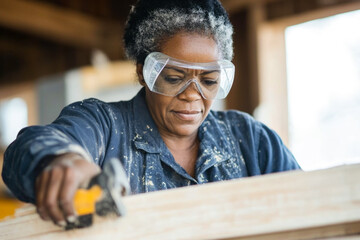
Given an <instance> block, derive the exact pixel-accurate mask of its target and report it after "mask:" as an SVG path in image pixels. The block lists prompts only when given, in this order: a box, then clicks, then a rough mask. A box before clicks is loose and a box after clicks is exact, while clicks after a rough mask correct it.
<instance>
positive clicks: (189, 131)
mask: <svg viewBox="0 0 360 240" xmlns="http://www.w3.org/2000/svg"><path fill="white" fill-rule="evenodd" d="M198 129H199V126H198V125H196V126H182V127H178V128H176V129H174V130H175V131H174V133H175V134H176V135H179V136H191V135H193V134H194V133H197V131H198Z"/></svg>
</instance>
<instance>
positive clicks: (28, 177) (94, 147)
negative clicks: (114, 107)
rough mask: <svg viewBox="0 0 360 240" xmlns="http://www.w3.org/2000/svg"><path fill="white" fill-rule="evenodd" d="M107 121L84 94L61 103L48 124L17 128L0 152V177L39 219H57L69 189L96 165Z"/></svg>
mask: <svg viewBox="0 0 360 240" xmlns="http://www.w3.org/2000/svg"><path fill="white" fill-rule="evenodd" d="M108 124H109V120H108V117H107V114H106V111H105V110H104V108H103V107H102V106H101V104H100V103H99V102H98V101H95V100H88V101H85V102H78V103H75V104H72V105H70V106H68V107H66V108H64V110H63V111H62V112H61V114H60V116H59V117H58V118H57V119H56V120H55V121H54V122H53V123H52V124H50V125H47V126H32V127H28V128H25V129H23V130H22V131H21V132H20V133H19V135H18V137H17V139H16V140H15V141H14V142H13V143H12V144H11V145H10V146H9V147H8V149H7V150H6V152H5V155H4V166H3V171H2V176H3V179H4V182H5V183H6V184H7V185H8V187H9V188H10V190H11V191H12V192H13V193H14V195H15V196H17V197H18V198H19V199H20V200H22V201H26V202H32V203H36V205H37V207H38V211H39V214H40V215H41V216H42V217H43V218H44V219H49V218H50V219H52V220H53V221H54V222H57V223H59V222H60V223H61V221H63V220H64V216H65V217H67V216H72V215H73V214H74V213H73V209H72V206H69V204H68V203H69V199H72V196H73V195H74V192H75V190H76V189H77V188H78V187H79V186H80V185H81V184H83V183H84V182H86V181H88V180H89V179H90V178H91V177H92V176H93V175H94V174H95V173H97V172H98V171H99V167H98V166H97V165H101V163H102V160H103V156H104V150H103V149H105V145H106V139H107V135H108V132H107V129H109V127H108ZM35 182H36V187H35ZM35 190H36V193H35Z"/></svg>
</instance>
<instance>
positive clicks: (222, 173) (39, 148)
mask: <svg viewBox="0 0 360 240" xmlns="http://www.w3.org/2000/svg"><path fill="white" fill-rule="evenodd" d="M198 137H199V140H200V147H199V153H198V159H197V162H196V166H195V177H192V176H190V175H189V174H188V173H187V172H186V171H185V170H184V169H183V168H182V167H181V166H180V165H179V164H178V163H177V162H176V161H175V160H174V157H173V156H172V154H171V152H170V151H169V149H168V148H167V146H166V145H165V143H164V141H163V140H162V138H161V136H160V134H159V132H158V129H157V127H156V125H155V122H154V121H153V119H152V117H151V115H150V112H149V110H148V108H147V104H146V101H145V91H144V89H142V90H140V92H139V93H138V94H137V95H136V96H135V97H134V98H133V99H132V100H130V101H120V102H113V103H105V102H102V101H100V100H97V99H87V100H85V101H82V102H76V103H73V104H71V105H69V106H67V107H65V108H64V109H63V110H62V112H61V114H60V116H59V117H58V118H57V119H56V120H55V121H54V122H53V123H52V124H49V125H46V126H31V127H27V128H25V129H23V130H21V131H20V133H19V135H18V137H17V139H16V140H15V141H14V142H13V143H12V144H11V145H10V146H9V147H8V149H7V150H6V152H5V156H4V166H3V171H2V176H3V179H4V182H5V183H6V184H7V186H8V187H9V188H10V189H11V191H12V192H13V193H14V195H15V196H16V197H18V198H19V199H20V200H22V201H26V202H34V201H35V193H34V183H35V178H36V176H37V174H38V172H39V171H38V169H39V166H41V165H42V164H43V161H44V158H45V157H46V156H50V155H59V154H63V153H67V152H74V153H78V154H81V155H82V156H83V157H84V158H86V159H88V160H89V161H93V162H95V163H96V164H98V165H99V166H103V165H104V163H105V162H106V161H108V160H109V159H111V158H118V159H119V160H120V161H121V162H122V164H123V166H124V169H125V171H126V173H127V177H128V179H129V183H130V187H131V191H132V193H134V194H136V193H144V192H151V191H157V190H163V189H171V188H176V187H183V186H189V185H193V184H203V183H208V182H215V181H223V180H229V179H236V178H241V177H247V176H255V175H261V174H266V173H272V172H279V171H286V170H293V169H299V168H300V167H299V165H298V164H297V162H296V160H295V159H294V157H293V155H292V154H291V153H290V152H289V150H288V149H287V148H286V147H285V145H284V144H283V143H282V141H281V139H280V138H279V136H278V135H277V134H276V133H275V132H274V131H272V130H271V129H269V128H268V127H266V126H265V125H263V124H262V123H260V122H258V121H256V120H254V119H253V118H252V117H251V116H250V115H248V114H245V113H242V112H239V111H210V113H209V114H208V116H207V117H206V119H205V120H204V122H203V123H202V124H201V126H200V127H199V131H198Z"/></svg>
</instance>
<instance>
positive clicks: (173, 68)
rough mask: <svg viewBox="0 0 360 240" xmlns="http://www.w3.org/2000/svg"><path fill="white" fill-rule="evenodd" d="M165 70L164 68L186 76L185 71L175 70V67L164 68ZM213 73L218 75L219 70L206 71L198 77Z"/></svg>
mask: <svg viewBox="0 0 360 240" xmlns="http://www.w3.org/2000/svg"><path fill="white" fill-rule="evenodd" d="M165 68H166V69H172V70H174V71H177V72H179V73H182V74H186V72H185V71H183V70H181V69H178V68H176V67H165ZM214 72H217V73H219V72H220V70H211V71H206V72H203V73H200V74H199V75H207V74H211V73H214Z"/></svg>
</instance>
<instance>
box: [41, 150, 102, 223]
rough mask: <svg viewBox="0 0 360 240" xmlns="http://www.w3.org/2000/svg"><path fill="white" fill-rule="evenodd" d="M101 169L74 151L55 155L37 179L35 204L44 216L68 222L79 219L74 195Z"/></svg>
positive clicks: (56, 220) (56, 221) (44, 218)
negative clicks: (75, 208) (73, 152)
mask: <svg viewBox="0 0 360 240" xmlns="http://www.w3.org/2000/svg"><path fill="white" fill-rule="evenodd" d="M99 172H100V168H99V166H97V165H96V164H93V163H90V162H88V161H86V160H85V159H82V158H81V157H79V156H76V155H73V154H66V155H62V156H59V157H56V158H54V159H53V160H52V162H51V164H50V165H49V166H48V167H47V168H45V169H44V170H43V172H42V173H41V174H40V175H39V176H38V177H37V179H36V185H35V187H36V206H37V211H38V213H39V215H40V217H41V218H42V219H43V220H52V221H53V222H54V223H55V224H57V225H60V226H65V225H66V221H68V222H70V223H73V222H75V220H76V212H75V210H74V205H73V204H74V203H73V199H74V195H75V192H76V190H77V189H78V188H79V186H80V185H84V184H85V183H87V182H88V181H89V180H90V179H91V177H93V176H94V175H96V174H97V173H99Z"/></svg>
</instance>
